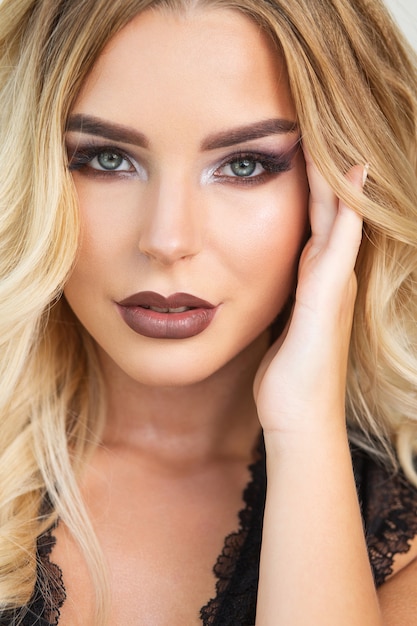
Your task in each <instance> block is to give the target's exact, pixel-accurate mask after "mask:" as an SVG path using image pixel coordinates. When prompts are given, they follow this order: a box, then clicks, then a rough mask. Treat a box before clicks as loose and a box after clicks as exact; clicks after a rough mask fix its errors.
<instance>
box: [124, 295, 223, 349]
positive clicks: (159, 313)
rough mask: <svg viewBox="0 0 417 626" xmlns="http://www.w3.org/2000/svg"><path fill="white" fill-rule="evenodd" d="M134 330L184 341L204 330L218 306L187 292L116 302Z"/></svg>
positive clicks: (157, 337) (160, 337)
mask: <svg viewBox="0 0 417 626" xmlns="http://www.w3.org/2000/svg"><path fill="white" fill-rule="evenodd" d="M116 304H117V306H118V309H119V311H120V314H121V316H122V318H123V320H124V321H125V322H126V324H127V325H128V326H129V328H131V329H132V330H133V331H135V332H136V333H138V334H139V335H143V336H144V337H151V338H153V339H187V338H189V337H194V336H195V335H198V334H200V333H201V332H203V330H205V329H206V328H207V327H208V326H209V325H210V323H211V321H212V319H213V317H214V315H215V314H216V311H217V307H216V306H215V305H213V304H211V303H210V302H208V301H207V300H202V299H201V298H197V297H196V296H193V295H191V294H188V293H174V294H172V295H170V296H168V297H165V296H162V295H161V294H159V293H155V292H154V291H141V292H139V293H136V294H134V295H132V296H129V297H128V298H125V299H124V300H121V301H120V302H117V303H116Z"/></svg>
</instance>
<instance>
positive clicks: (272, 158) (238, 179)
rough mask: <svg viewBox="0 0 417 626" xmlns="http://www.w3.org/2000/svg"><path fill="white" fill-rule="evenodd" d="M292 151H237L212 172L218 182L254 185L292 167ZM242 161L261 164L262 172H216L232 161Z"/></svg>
mask: <svg viewBox="0 0 417 626" xmlns="http://www.w3.org/2000/svg"><path fill="white" fill-rule="evenodd" d="M292 157H293V151H292V150H291V151H289V152H286V153H278V154H275V153H265V152H264V153H262V152H237V153H236V154H232V155H230V156H229V157H228V158H227V159H226V160H225V161H223V162H222V163H221V164H220V165H219V166H218V167H216V169H215V170H214V172H213V175H214V177H215V178H216V179H217V180H218V181H219V182H227V183H230V184H232V185H256V184H261V183H263V182H266V181H267V180H268V179H271V178H275V177H276V176H278V175H279V174H282V173H283V172H288V171H289V170H290V169H291V167H292ZM239 161H240V162H241V163H243V162H244V161H249V162H250V163H253V164H255V166H256V167H257V166H258V165H261V167H262V168H263V170H264V171H263V172H261V173H259V174H256V175H254V176H253V175H249V176H238V175H235V176H232V175H222V174H216V172H218V171H219V170H222V169H224V168H225V167H227V166H231V165H232V164H233V163H239Z"/></svg>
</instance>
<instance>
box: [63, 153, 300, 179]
mask: <svg viewBox="0 0 417 626" xmlns="http://www.w3.org/2000/svg"><path fill="white" fill-rule="evenodd" d="M106 152H107V153H109V154H111V155H114V156H116V157H120V158H121V159H123V160H124V161H126V162H127V163H128V164H129V166H130V167H129V169H124V170H119V169H114V170H110V169H109V170H106V169H96V168H94V167H91V163H92V161H93V160H94V159H95V158H98V157H99V156H100V155H103V154H105V153H106ZM68 154H69V156H68V161H69V163H68V167H69V170H70V171H83V170H89V171H88V172H85V173H87V175H89V176H94V177H103V178H107V177H111V178H113V179H114V178H115V177H120V176H122V177H125V176H129V175H132V174H134V173H137V172H138V168H139V166H138V165H137V164H136V163H134V161H133V159H132V158H131V157H130V156H129V155H128V154H126V153H125V152H124V151H123V150H120V148H114V147H112V146H97V145H91V146H83V147H79V148H77V149H74V150H72V151H70V150H69V149H68ZM293 156H294V150H289V151H287V152H285V153H266V152H248V151H246V152H236V153H234V154H231V155H229V156H228V157H227V158H226V159H225V160H224V161H222V162H221V163H220V164H219V165H217V166H216V167H215V168H214V169H211V171H210V174H209V176H212V177H213V178H214V182H216V183H218V182H220V183H226V184H231V185H257V184H262V183H264V182H266V181H267V180H270V179H273V178H275V177H276V176H278V175H279V174H281V173H283V172H287V171H289V170H290V169H291V167H292V158H293ZM239 161H240V162H241V163H242V164H243V162H245V161H246V162H249V163H251V164H254V166H255V170H256V168H258V167H259V166H261V167H262V169H263V171H262V172H260V173H258V174H255V175H252V174H253V173H251V174H250V175H248V176H238V175H237V174H236V175H233V174H224V173H223V174H222V173H217V172H220V171H221V170H224V169H225V168H226V167H228V166H232V165H233V164H235V163H239ZM243 167H244V166H243Z"/></svg>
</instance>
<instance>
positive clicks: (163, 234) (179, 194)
mask: <svg viewBox="0 0 417 626" xmlns="http://www.w3.org/2000/svg"><path fill="white" fill-rule="evenodd" d="M150 195H151V197H150V198H148V201H149V202H148V204H147V206H146V208H145V212H144V216H143V220H142V224H141V229H140V235H139V250H140V252H141V253H142V254H144V255H145V256H147V257H148V258H150V259H152V260H154V261H156V262H158V263H160V264H162V265H170V264H172V263H175V262H176V261H179V260H181V259H186V258H190V257H193V256H195V255H196V254H198V252H199V251H200V250H201V246H202V224H201V220H202V215H201V212H200V211H199V209H198V207H197V206H196V204H197V201H196V197H195V196H194V194H192V193H191V191H190V184H188V183H187V181H185V180H180V179H178V178H177V179H175V180H170V181H164V182H162V181H161V182H160V183H159V184H158V185H156V186H155V189H154V190H152V193H151V194H150Z"/></svg>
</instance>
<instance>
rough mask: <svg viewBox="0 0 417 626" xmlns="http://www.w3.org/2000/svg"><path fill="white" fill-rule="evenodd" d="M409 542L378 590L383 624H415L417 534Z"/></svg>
mask: <svg viewBox="0 0 417 626" xmlns="http://www.w3.org/2000/svg"><path fill="white" fill-rule="evenodd" d="M409 543H410V549H409V550H408V551H407V552H405V553H403V554H397V555H396V556H395V558H394V563H393V573H392V574H391V576H390V577H389V578H388V579H387V581H386V582H385V583H384V584H383V585H381V587H380V589H379V591H378V595H379V600H380V604H381V609H382V615H383V618H384V624H385V626H417V536H416V537H414V538H413V539H412V540H411V541H410V542H409Z"/></svg>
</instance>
